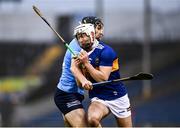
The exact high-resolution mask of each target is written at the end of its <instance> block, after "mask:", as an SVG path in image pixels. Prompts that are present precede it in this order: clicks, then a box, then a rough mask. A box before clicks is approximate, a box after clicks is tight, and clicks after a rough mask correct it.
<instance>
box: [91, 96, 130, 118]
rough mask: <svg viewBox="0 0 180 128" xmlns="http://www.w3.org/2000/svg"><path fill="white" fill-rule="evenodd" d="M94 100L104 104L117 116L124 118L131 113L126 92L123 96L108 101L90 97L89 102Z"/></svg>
mask: <svg viewBox="0 0 180 128" xmlns="http://www.w3.org/2000/svg"><path fill="white" fill-rule="evenodd" d="M94 101H97V102H100V103H102V104H104V105H105V106H106V107H108V108H109V110H110V111H111V112H112V113H113V114H114V115H115V116H116V117H118V118H126V117H128V116H130V115H131V109H130V101H129V98H128V95H127V94H126V95H125V96H123V97H120V98H118V99H115V100H110V101H108V100H101V99H99V98H97V97H94V98H92V99H91V102H94Z"/></svg>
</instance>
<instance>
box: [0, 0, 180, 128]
mask: <svg viewBox="0 0 180 128" xmlns="http://www.w3.org/2000/svg"><path fill="white" fill-rule="evenodd" d="M32 5H36V6H37V7H38V8H39V9H40V10H41V11H42V12H43V14H44V16H45V17H46V18H47V19H48V21H49V22H50V23H51V24H52V26H53V27H54V28H55V29H56V30H57V31H58V32H59V33H60V35H62V36H63V37H64V39H65V40H66V41H67V42H69V41H70V40H71V39H72V38H73V36H72V33H73V28H74V27H75V26H76V25H77V24H78V21H80V20H81V18H82V17H84V16H88V15H95V16H98V17H101V18H102V19H103V21H104V24H105V35H104V38H103V41H105V42H106V43H107V44H109V45H110V46H112V47H113V48H114V49H115V50H116V52H117V53H118V56H119V58H120V65H121V67H120V68H121V75H122V77H126V76H131V75H134V74H136V73H138V72H141V71H144V72H150V73H152V74H154V79H153V80H152V81H136V82H126V83H125V84H126V85H127V88H128V92H129V97H130V100H131V104H132V117H133V124H134V126H180V112H179V111H178V108H180V93H179V91H180V85H179V83H180V79H179V78H180V24H179V23H180V1H179V0H86V1H84V0H0V126H22V127H26V126H33V127H35V126H42V127H44V126H49V127H51V126H62V127H63V126H64V124H63V120H62V117H61V114H60V112H59V111H58V109H57V108H56V106H55V104H54V101H53V92H54V89H55V88H56V84H57V82H58V80H59V76H60V74H61V65H62V60H63V56H64V53H65V50H66V49H65V47H64V46H63V45H59V44H58V43H59V42H60V41H59V40H58V39H57V37H56V35H55V34H54V33H53V32H52V31H51V30H50V29H49V28H48V26H47V25H46V24H45V23H44V22H43V21H42V20H41V19H40V18H39V17H38V16H37V15H36V14H35V13H34V12H33V10H32ZM88 104H89V100H88V98H87V99H86V100H85V101H84V105H85V108H87V106H88ZM102 123H103V126H116V122H115V119H114V117H113V116H112V115H110V116H108V117H107V118H105V119H104V120H103V121H102Z"/></svg>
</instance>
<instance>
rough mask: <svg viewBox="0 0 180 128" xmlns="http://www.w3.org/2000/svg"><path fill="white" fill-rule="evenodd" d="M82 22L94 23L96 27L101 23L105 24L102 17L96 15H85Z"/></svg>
mask: <svg viewBox="0 0 180 128" xmlns="http://www.w3.org/2000/svg"><path fill="white" fill-rule="evenodd" d="M81 23H82V24H87V23H90V24H94V26H95V27H96V26H97V25H99V24H101V25H104V24H103V22H102V20H101V19H100V18H97V17H95V16H87V17H84V18H83V19H82V21H81Z"/></svg>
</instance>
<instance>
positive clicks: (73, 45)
mask: <svg viewBox="0 0 180 128" xmlns="http://www.w3.org/2000/svg"><path fill="white" fill-rule="evenodd" d="M69 47H70V48H71V49H72V50H74V51H80V50H81V47H80V46H79V44H78V41H77V39H76V38H74V39H73V40H72V41H71V42H70V43H69Z"/></svg>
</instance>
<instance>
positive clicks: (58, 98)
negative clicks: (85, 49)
mask: <svg viewBox="0 0 180 128" xmlns="http://www.w3.org/2000/svg"><path fill="white" fill-rule="evenodd" d="M81 23H82V24H88V23H91V25H90V26H92V24H93V25H94V26H92V29H93V30H94V27H95V32H96V34H95V36H96V39H98V40H100V39H101V38H102V36H103V30H102V29H101V28H102V26H103V23H102V22H101V20H100V19H99V18H97V17H93V16H88V17H84V18H83V19H82V22H81ZM69 46H70V47H71V48H72V49H73V51H74V52H75V53H78V52H80V50H81V49H82V48H81V47H80V45H79V43H78V41H77V39H76V38H75V39H73V40H72V41H71V42H70V44H69ZM71 59H72V54H71V53H70V51H69V50H67V51H66V53H65V56H64V60H63V65H62V74H61V77H60V79H59V83H58V85H57V89H56V92H55V96H54V100H55V103H56V105H57V107H58V108H59V110H60V111H61V112H62V113H63V118H64V121H65V125H67V126H73V127H85V126H87V121H86V117H85V112H84V109H83V106H82V103H81V102H82V100H83V99H84V96H83V95H84V89H83V88H82V87H79V86H78V85H77V84H76V80H75V78H74V76H73V74H72V72H71V70H70V68H71ZM84 80H85V81H84V87H85V88H86V89H89V88H90V87H88V85H89V83H90V81H88V80H87V79H84ZM86 84H87V85H86Z"/></svg>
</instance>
